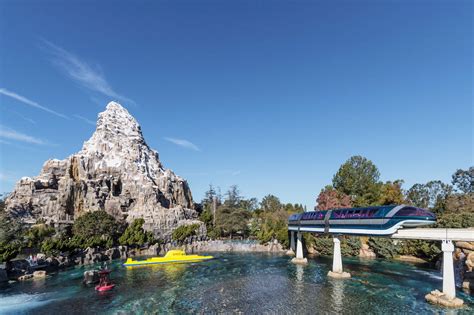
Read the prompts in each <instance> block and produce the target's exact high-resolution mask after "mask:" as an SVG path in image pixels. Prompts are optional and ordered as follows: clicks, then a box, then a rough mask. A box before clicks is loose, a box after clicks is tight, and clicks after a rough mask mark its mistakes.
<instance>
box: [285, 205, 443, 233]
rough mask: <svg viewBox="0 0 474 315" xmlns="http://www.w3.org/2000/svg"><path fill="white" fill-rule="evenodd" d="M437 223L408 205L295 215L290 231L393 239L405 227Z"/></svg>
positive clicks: (426, 213) (423, 212)
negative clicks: (392, 235) (389, 236)
mask: <svg viewBox="0 0 474 315" xmlns="http://www.w3.org/2000/svg"><path fill="white" fill-rule="evenodd" d="M435 222H436V216H435V215H434V214H433V213H432V212H430V211H428V210H425V209H420V208H415V207H411V206H406V205H394V206H380V207H366V208H350V209H337V210H326V211H309V212H305V213H298V214H293V215H291V216H290V218H289V220H288V230H290V231H300V230H301V231H304V232H315V233H331V234H350V235H391V234H394V233H395V232H396V231H397V230H398V229H400V228H404V227H417V226H423V225H429V224H433V223H435Z"/></svg>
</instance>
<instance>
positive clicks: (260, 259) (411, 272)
mask: <svg viewBox="0 0 474 315" xmlns="http://www.w3.org/2000/svg"><path fill="white" fill-rule="evenodd" d="M214 256H215V257H216V259H215V260H212V261H207V262H201V263H193V264H178V265H156V266H146V267H135V268H132V269H127V268H125V267H122V265H121V262H120V261H116V262H114V263H112V264H111V265H109V267H111V269H112V270H113V272H112V279H113V281H114V282H116V284H117V287H116V288H115V289H114V290H113V291H111V292H107V293H101V294H99V293H96V292H95V291H94V289H93V287H92V286H91V287H87V286H84V285H82V283H81V281H82V275H83V272H84V271H85V270H88V269H92V268H93V267H90V266H88V267H86V268H79V267H78V268H74V269H70V270H67V271H63V272H59V273H57V274H52V275H50V276H48V278H47V279H46V280H42V281H28V282H24V283H13V284H10V285H8V286H5V287H1V288H0V313H2V314H3V313H5V314H33V313H34V314H81V313H97V312H100V313H109V314H129V313H179V314H182V313H236V312H243V313H249V314H252V313H293V314H315V313H323V314H326V313H333V314H335V313H344V314H354V313H361V314H362V313H364V314H394V313H418V314H426V313H445V312H446V313H449V314H474V296H472V295H468V294H465V293H463V292H462V291H458V295H459V296H460V297H461V298H463V299H464V301H465V303H466V306H465V307H464V308H462V309H459V310H456V311H446V310H444V309H442V308H438V307H436V306H432V305H430V304H427V303H426V302H425V301H424V295H425V294H426V293H427V292H429V291H430V290H433V289H440V288H441V287H442V280H441V279H442V278H441V276H440V273H439V272H438V271H436V270H432V269H428V268H423V267H420V266H417V265H413V264H408V263H401V262H392V261H385V260H360V259H344V261H343V262H344V268H345V270H346V271H349V272H350V273H351V274H352V279H349V280H331V279H328V278H327V276H326V274H327V272H328V271H329V268H330V266H331V260H330V259H329V258H315V259H309V264H308V265H307V266H296V265H293V264H291V263H290V259H289V258H288V257H287V256H282V255H271V254H255V253H245V254H236V253H216V254H215V255H214ZM95 267H97V266H95Z"/></svg>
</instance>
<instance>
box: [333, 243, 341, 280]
mask: <svg viewBox="0 0 474 315" xmlns="http://www.w3.org/2000/svg"><path fill="white" fill-rule="evenodd" d="M332 241H333V242H334V254H333V258H332V272H336V273H342V255H341V241H340V240H339V239H338V238H337V237H334V238H333V239H332Z"/></svg>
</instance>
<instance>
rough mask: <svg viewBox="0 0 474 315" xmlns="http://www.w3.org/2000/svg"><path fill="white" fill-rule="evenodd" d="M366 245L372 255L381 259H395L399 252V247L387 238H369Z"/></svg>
mask: <svg viewBox="0 0 474 315" xmlns="http://www.w3.org/2000/svg"><path fill="white" fill-rule="evenodd" d="M367 243H368V244H369V247H370V248H372V250H373V251H374V253H375V254H376V255H377V256H378V257H382V258H393V257H396V256H398V255H399V253H400V251H401V246H400V245H399V244H396V243H395V242H394V241H393V240H391V239H388V238H382V237H370V238H369V240H368V241H367Z"/></svg>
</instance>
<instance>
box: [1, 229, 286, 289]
mask: <svg viewBox="0 0 474 315" xmlns="http://www.w3.org/2000/svg"><path fill="white" fill-rule="evenodd" d="M170 249H182V250H185V251H186V252H187V253H189V254H191V253H199V252H247V253H250V252H254V253H256V252H260V253H263V252H266V253H281V254H284V253H285V249H284V248H283V246H282V245H281V244H279V243H278V242H276V241H274V242H269V243H267V244H259V243H258V242H255V241H244V242H241V241H231V240H205V239H199V238H192V239H191V240H189V241H188V242H186V243H184V244H177V243H176V242H167V243H165V244H154V245H151V246H148V247H145V248H137V247H128V246H115V247H112V248H109V249H100V248H90V247H88V248H86V249H84V250H76V251H75V252H73V253H69V254H61V255H57V256H49V257H48V256H46V255H45V254H42V253H39V254H37V255H36V257H37V263H36V264H35V265H31V264H30V263H29V262H28V260H26V259H17V260H12V261H11V262H9V263H7V264H5V265H4V266H3V267H0V283H1V282H6V281H9V280H27V279H32V278H35V277H33V275H34V274H35V272H38V271H46V272H48V273H50V272H57V271H60V270H63V269H66V268H70V267H74V266H87V265H92V264H97V263H101V262H108V261H112V260H115V259H127V258H129V257H137V256H158V255H164V254H165V253H166V252H168V251H169V250H170ZM30 275H31V276H30ZM42 277H43V278H44V276H42Z"/></svg>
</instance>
